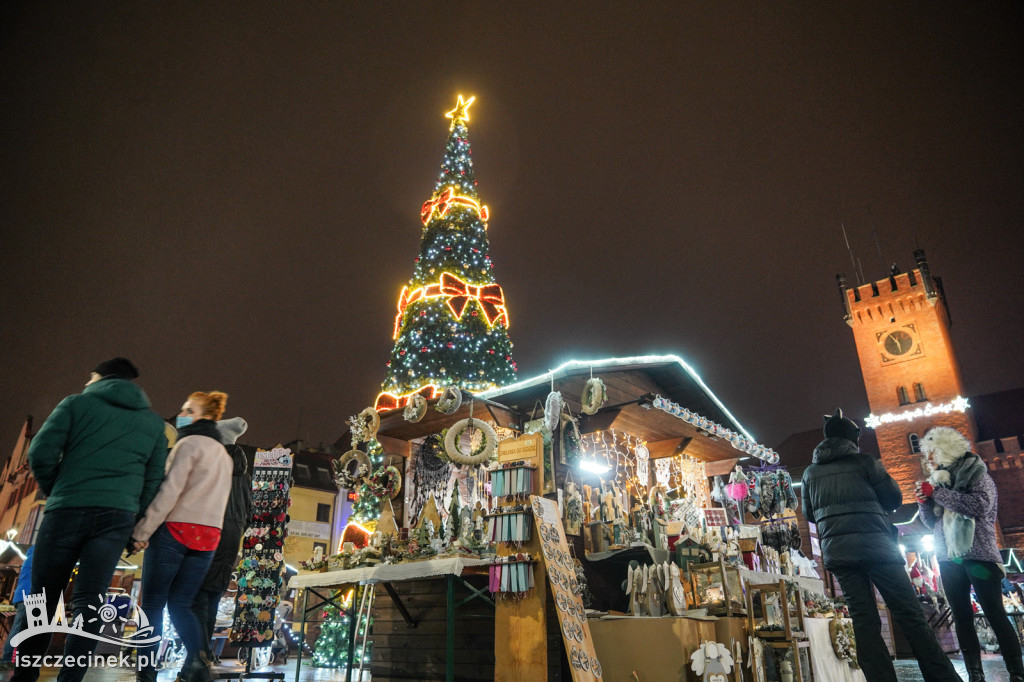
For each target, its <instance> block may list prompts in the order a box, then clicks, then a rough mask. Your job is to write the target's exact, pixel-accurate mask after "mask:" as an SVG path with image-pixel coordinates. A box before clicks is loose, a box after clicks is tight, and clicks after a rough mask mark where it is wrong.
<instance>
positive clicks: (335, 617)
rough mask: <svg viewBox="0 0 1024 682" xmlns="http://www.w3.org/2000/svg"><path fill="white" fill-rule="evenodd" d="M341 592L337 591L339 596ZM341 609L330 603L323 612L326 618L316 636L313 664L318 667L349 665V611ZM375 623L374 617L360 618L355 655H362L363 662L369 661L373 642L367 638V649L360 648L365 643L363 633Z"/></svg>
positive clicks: (350, 607) (349, 608)
mask: <svg viewBox="0 0 1024 682" xmlns="http://www.w3.org/2000/svg"><path fill="white" fill-rule="evenodd" d="M338 594H339V593H335V598H337V596H338ZM351 609H352V606H351V605H350V606H349V607H348V608H346V609H339V608H337V607H335V606H333V605H330V604H328V605H327V607H326V608H325V609H324V611H323V613H322V614H321V615H322V616H323V618H324V622H323V625H322V626H321V627H320V635H319V636H318V637H317V638H316V648H315V649H314V650H313V665H315V666H317V667H318V668H344V667H348V637H349V629H350V618H349V611H350V610H351ZM372 625H373V618H371V617H365V616H364V617H363V618H360V619H359V628H358V631H357V632H356V647H355V655H356V656H357V657H359V656H361V657H362V660H363V663H364V664H365V663H369V662H370V658H371V651H372V648H373V642H372V641H370V638H367V642H366V648H365V650H362V651H361V650H360V647H362V643H363V634H364V633H365V632H366V628H368V627H370V626H372Z"/></svg>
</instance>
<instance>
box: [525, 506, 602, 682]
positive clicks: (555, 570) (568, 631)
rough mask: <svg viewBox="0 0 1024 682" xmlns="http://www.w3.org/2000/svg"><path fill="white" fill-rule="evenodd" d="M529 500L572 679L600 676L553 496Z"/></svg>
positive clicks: (577, 681) (581, 680)
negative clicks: (551, 497)
mask: <svg viewBox="0 0 1024 682" xmlns="http://www.w3.org/2000/svg"><path fill="white" fill-rule="evenodd" d="M530 503H531V504H532V505H533V523H534V526H535V527H536V529H537V536H538V537H539V538H540V540H541V550H542V551H543V554H542V555H541V556H542V557H543V561H544V563H545V566H546V568H547V574H548V582H549V583H550V584H551V595H552V597H554V600H555V606H556V613H555V615H556V616H557V620H558V626H559V629H560V630H561V631H562V641H563V643H564V644H565V654H566V658H568V659H569V664H570V667H571V668H572V679H573V682H584V681H586V682H591V681H592V680H599V679H601V678H602V670H601V662H600V661H598V660H597V654H596V653H595V652H594V640H593V638H591V636H590V624H589V623H588V622H587V612H586V609H584V607H583V599H582V594H583V588H582V586H581V585H580V584H579V582H578V581H577V580H576V560H575V559H574V558H573V556H572V554H571V553H570V552H569V544H568V542H566V539H565V533H564V532H563V531H562V517H561V516H560V515H559V513H558V506H557V505H556V504H555V501H554V500H549V499H547V498H544V497H538V496H536V495H532V496H531V497H530Z"/></svg>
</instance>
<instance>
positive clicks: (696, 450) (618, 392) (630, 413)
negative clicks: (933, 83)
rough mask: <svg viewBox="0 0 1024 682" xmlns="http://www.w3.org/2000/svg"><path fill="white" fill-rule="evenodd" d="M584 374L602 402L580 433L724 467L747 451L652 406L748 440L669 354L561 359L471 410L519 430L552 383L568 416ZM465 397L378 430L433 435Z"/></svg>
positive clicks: (482, 396) (537, 411) (485, 395)
mask: <svg viewBox="0 0 1024 682" xmlns="http://www.w3.org/2000/svg"><path fill="white" fill-rule="evenodd" d="M591 375H593V376H595V377H600V378H601V379H602V380H603V381H604V383H605V387H606V389H607V397H608V401H607V403H606V404H605V406H604V407H603V408H602V409H601V410H600V411H599V412H598V413H597V414H595V415H593V416H589V417H588V416H583V417H582V418H581V420H580V430H581V432H583V433H589V432H593V431H599V430H604V429H616V430H619V431H624V432H627V433H631V434H634V435H637V436H639V437H642V438H644V439H646V440H647V444H648V448H649V450H650V452H651V456H652V457H653V458H659V457H665V456H669V455H672V454H675V453H677V452H683V451H685V452H686V453H687V454H690V455H692V456H694V457H696V458H698V459H701V460H703V461H705V462H721V463H722V465H723V466H726V467H727V468H726V469H725V470H726V471H727V470H728V467H731V465H732V464H733V463H735V461H737V460H739V459H740V458H744V457H746V453H744V452H741V451H739V450H737V449H736V448H734V447H733V446H732V444H731V443H729V442H728V441H727V440H725V439H724V438H718V437H715V436H710V435H709V434H708V433H707V432H704V431H701V430H700V429H698V428H697V427H695V426H693V425H691V424H689V423H687V422H686V421H684V420H682V419H680V418H679V417H676V416H673V415H671V414H668V413H667V412H665V411H662V410H659V409H652V403H653V399H654V397H655V396H661V397H662V398H665V399H667V400H669V401H671V402H673V403H676V404H678V405H680V406H682V407H685V408H687V409H689V410H691V411H693V412H694V413H697V414H699V415H700V416H702V417H705V418H707V419H709V420H710V421H712V422H714V423H716V424H718V425H719V426H721V427H724V428H727V429H729V430H730V431H733V432H735V433H737V434H740V435H742V436H744V437H746V438H748V439H750V440H751V441H752V440H754V439H753V437H752V436H751V435H750V433H749V432H748V431H747V430H746V429H745V428H744V427H743V426H742V425H741V424H740V423H739V421H738V420H737V419H736V418H735V417H734V416H733V415H732V413H731V412H729V410H728V408H726V407H725V404H724V403H723V402H722V401H721V400H720V399H719V398H718V397H717V396H716V395H715V394H714V393H713V392H712V391H711V389H710V388H708V386H707V384H705V383H704V381H703V380H702V379H701V378H700V376H699V375H698V374H697V373H696V372H695V371H694V370H693V368H692V367H690V366H689V365H688V364H687V363H686V362H685V361H684V360H683V359H682V358H680V357H678V356H676V355H648V356H639V357H628V358H607V359H603V360H575V361H571V362H567V363H565V364H563V365H561V366H560V367H558V368H557V369H554V370H551V371H548V372H545V373H543V374H541V375H539V376H536V377H533V378H531V379H526V380H523V381H519V382H516V383H514V384H510V385H508V386H503V387H501V388H495V389H492V390H489V391H484V392H481V393H479V394H476V396H475V398H476V401H474V402H475V408H474V410H475V411H474V416H478V417H486V416H490V417H491V418H493V419H494V421H495V422H497V423H498V424H500V425H501V426H506V427H509V428H513V429H515V430H522V428H523V425H524V423H525V422H526V421H528V420H530V419H531V418H537V417H540V416H541V415H542V413H543V404H544V401H545V398H546V397H547V395H548V393H549V392H550V391H551V387H552V384H553V385H554V387H555V390H557V391H559V392H560V393H561V394H562V398H563V400H564V401H565V403H566V404H567V405H568V407H569V409H570V411H571V412H572V414H573V415H580V412H581V411H580V401H581V398H582V394H583V388H584V385H585V384H586V382H587V380H588V379H590V377H591ZM469 402H471V401H470V398H469V395H468V394H467V395H466V399H465V400H464V402H463V405H462V407H461V408H460V409H459V411H458V412H456V413H455V414H453V415H441V414H440V413H438V412H436V411H435V410H429V411H428V412H427V415H426V416H425V417H424V418H423V420H422V421H421V422H419V423H416V424H413V423H409V422H407V421H405V420H404V418H403V417H402V412H401V410H393V411H391V412H385V413H383V414H382V415H381V426H380V430H379V432H378V433H379V434H380V435H381V436H387V437H391V438H396V439H400V440H406V441H408V440H412V439H413V438H417V437H422V436H424V435H427V434H430V433H437V432H439V431H440V430H441V429H443V428H446V427H448V426H450V425H451V424H452V423H454V422H455V421H456V420H458V419H463V418H465V417H467V416H469V409H470V408H469V405H468V403H469ZM343 437H344V436H343ZM339 442H340V440H339Z"/></svg>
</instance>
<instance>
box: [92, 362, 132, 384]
mask: <svg viewBox="0 0 1024 682" xmlns="http://www.w3.org/2000/svg"><path fill="white" fill-rule="evenodd" d="M93 371H94V372H96V373H97V374H99V375H100V376H101V377H103V378H104V379H106V378H107V377H112V378H114V379H128V380H132V379H137V378H138V377H139V370H138V369H136V367H135V365H133V364H132V361H131V360H129V359H128V358H114V359H113V360H107V361H106V362H101V363H100V364H98V365H96V369H94V370H93Z"/></svg>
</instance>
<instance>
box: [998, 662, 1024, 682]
mask: <svg viewBox="0 0 1024 682" xmlns="http://www.w3.org/2000/svg"><path fill="white" fill-rule="evenodd" d="M1003 663H1005V664H1006V672H1008V673H1010V682H1024V660H1022V659H1021V657H1020V656H1017V657H1016V658H1004V659H1003Z"/></svg>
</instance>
